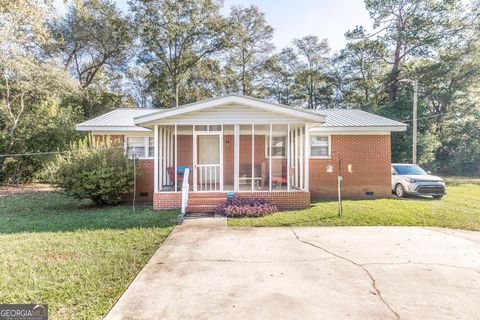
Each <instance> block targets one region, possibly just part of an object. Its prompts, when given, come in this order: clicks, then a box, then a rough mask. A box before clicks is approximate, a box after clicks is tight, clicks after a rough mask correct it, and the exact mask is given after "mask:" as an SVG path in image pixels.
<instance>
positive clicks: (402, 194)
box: [395, 183, 406, 198]
mask: <svg viewBox="0 0 480 320" xmlns="http://www.w3.org/2000/svg"><path fill="white" fill-rule="evenodd" d="M395 194H396V195H397V197H400V198H405V197H406V193H405V189H404V188H403V186H402V185H401V184H400V183H399V184H397V185H396V186H395Z"/></svg>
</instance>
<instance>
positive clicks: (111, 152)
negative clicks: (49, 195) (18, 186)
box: [49, 136, 134, 205]
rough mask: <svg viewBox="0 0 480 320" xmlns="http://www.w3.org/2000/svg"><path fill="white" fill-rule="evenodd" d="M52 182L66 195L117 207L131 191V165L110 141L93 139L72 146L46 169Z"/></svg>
mask: <svg viewBox="0 0 480 320" xmlns="http://www.w3.org/2000/svg"><path fill="white" fill-rule="evenodd" d="M49 172H50V173H51V174H50V177H51V178H52V180H53V182H54V183H55V184H57V185H58V186H59V187H61V188H63V189H64V190H65V192H66V193H67V194H68V195H71V196H73V197H75V198H78V199H91V200H92V201H93V202H95V203H96V204H98V205H102V204H116V203H119V202H120V201H121V200H122V196H123V195H125V194H128V193H130V192H132V191H133V182H134V163H133V160H130V159H128V157H127V156H126V155H125V153H124V151H123V148H122V147H119V146H118V145H115V144H112V141H111V139H101V140H100V139H95V138H93V137H92V136H88V137H87V138H85V139H83V140H80V141H78V142H75V143H72V144H71V148H70V151H69V152H68V153H67V154H66V155H62V156H58V157H57V158H56V160H55V162H54V163H53V164H52V165H51V166H50V167H49Z"/></svg>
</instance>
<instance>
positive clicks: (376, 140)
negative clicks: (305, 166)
mask: <svg viewBox="0 0 480 320" xmlns="http://www.w3.org/2000/svg"><path fill="white" fill-rule="evenodd" d="M390 150H391V148H390V135H357V136H353V135H336V136H335V135H334V136H332V159H310V192H311V194H312V197H332V196H336V194H337V175H338V160H339V157H340V158H341V162H342V165H341V170H342V175H343V177H344V180H343V183H342V188H343V195H344V196H345V197H353V198H356V197H366V194H365V193H366V192H374V197H388V196H390V195H391V190H390V179H391V169H390V165H391V151H390ZM329 164H331V165H332V166H333V172H332V173H327V165H329ZM348 164H351V165H352V173H349V172H348Z"/></svg>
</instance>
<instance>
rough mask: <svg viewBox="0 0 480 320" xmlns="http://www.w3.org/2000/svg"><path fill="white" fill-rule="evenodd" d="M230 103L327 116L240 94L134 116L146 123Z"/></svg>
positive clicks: (312, 118)
mask: <svg viewBox="0 0 480 320" xmlns="http://www.w3.org/2000/svg"><path fill="white" fill-rule="evenodd" d="M228 104H240V105H245V106H249V107H256V108H259V109H262V110H266V111H271V112H277V113H283V114H287V115H290V116H295V117H299V118H303V119H307V120H310V121H314V122H321V123H324V122H325V116H324V115H321V114H317V113H313V112H309V111H307V110H301V109H298V110H297V109H295V108H290V107H287V106H281V105H276V104H272V103H268V102H262V101H257V100H256V99H249V98H243V97H238V96H227V97H223V98H220V99H212V100H207V101H204V102H199V103H193V104H190V105H185V106H180V107H177V108H173V109H170V110H168V109H167V110H164V111H159V112H155V113H153V114H148V115H144V116H140V117H136V118H134V121H135V124H145V123H148V122H150V121H155V120H159V119H163V118H167V117H173V116H177V115H181V114H184V113H188V112H193V111H199V110H203V109H207V108H212V107H218V106H223V105H228Z"/></svg>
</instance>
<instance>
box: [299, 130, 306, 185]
mask: <svg viewBox="0 0 480 320" xmlns="http://www.w3.org/2000/svg"><path fill="white" fill-rule="evenodd" d="M299 133H300V134H299V136H298V142H299V143H298V145H299V146H298V147H299V150H298V156H299V159H298V162H299V165H300V166H299V167H300V168H299V175H298V176H299V183H300V184H299V188H300V189H304V184H303V178H304V177H305V171H303V168H304V163H305V161H304V160H305V151H304V150H305V139H304V138H303V136H304V135H303V128H300V129H299Z"/></svg>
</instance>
